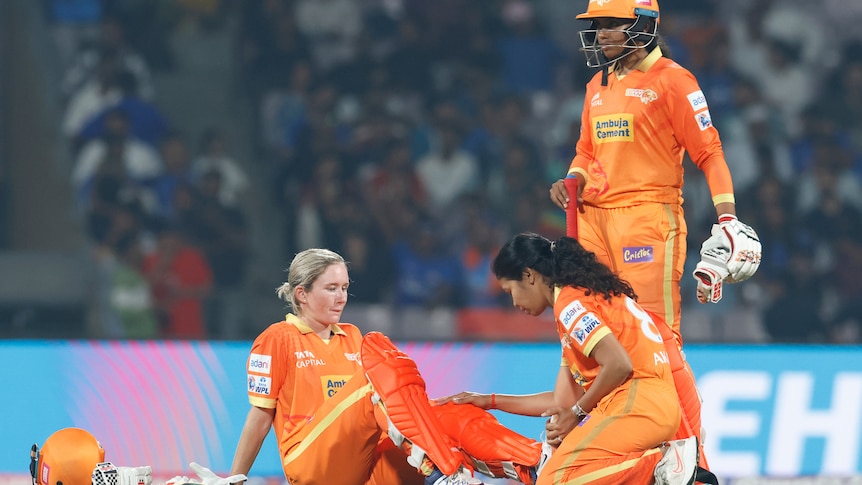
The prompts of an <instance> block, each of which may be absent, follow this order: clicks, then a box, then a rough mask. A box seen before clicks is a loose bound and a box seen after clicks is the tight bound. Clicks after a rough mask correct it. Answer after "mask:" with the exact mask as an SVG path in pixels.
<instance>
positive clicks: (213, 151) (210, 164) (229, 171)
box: [192, 127, 250, 206]
mask: <svg viewBox="0 0 862 485" xmlns="http://www.w3.org/2000/svg"><path fill="white" fill-rule="evenodd" d="M213 170H217V171H218V172H219V173H220V174H221V175H220V176H221V180H220V181H219V194H218V197H219V200H220V201H221V202H222V203H223V204H225V205H227V206H236V205H238V204H239V203H240V196H241V195H243V194H244V193H245V192H246V191H247V190H248V188H249V183H250V182H249V178H248V175H247V174H246V173H245V171H244V170H243V169H242V167H241V165H240V164H239V163H238V162H237V160H236V159H235V158H234V157H233V156H232V155H231V154H230V151H229V149H228V140H227V136H226V135H225V133H224V131H223V130H221V129H219V128H214V127H211V128H208V129H206V130H205V131H204V133H203V134H202V135H201V140H200V151H199V153H198V155H197V157H195V159H194V160H193V161H192V175H193V177H194V179H195V180H200V179H201V178H202V177H203V175H204V174H206V173H208V172H211V171H213Z"/></svg>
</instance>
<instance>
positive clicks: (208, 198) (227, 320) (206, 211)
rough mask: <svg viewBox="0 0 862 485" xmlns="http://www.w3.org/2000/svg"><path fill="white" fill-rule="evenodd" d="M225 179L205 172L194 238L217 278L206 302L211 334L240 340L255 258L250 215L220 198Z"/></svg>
mask: <svg viewBox="0 0 862 485" xmlns="http://www.w3.org/2000/svg"><path fill="white" fill-rule="evenodd" d="M221 184H222V175H221V172H220V171H218V169H211V170H209V171H207V172H205V173H204V174H203V175H202V176H201V179H200V182H199V190H198V194H199V197H198V198H197V200H196V203H195V204H194V205H193V213H192V214H188V213H187V214H188V215H190V216H191V217H193V221H194V222H193V224H191V225H190V227H189V230H190V231H191V234H190V238H191V240H192V242H193V243H194V244H195V245H196V246H197V247H198V248H200V250H201V252H203V254H204V256H206V259H207V262H208V264H209V267H210V269H211V270H212V276H213V288H212V292H211V293H210V295H209V296H208V298H207V302H206V321H207V325H208V326H209V334H210V335H213V336H218V337H219V338H223V339H228V340H238V339H240V338H242V337H243V336H244V335H245V333H244V330H245V328H244V327H245V317H246V314H247V312H246V309H247V306H246V305H245V299H246V296H245V293H244V291H243V285H244V283H245V278H246V272H247V267H248V262H249V260H250V257H251V248H250V245H249V233H248V232H249V231H248V223H247V221H246V219H247V218H246V215H245V213H244V212H243V211H241V210H240V209H239V208H237V207H232V206H228V205H225V204H224V203H223V202H222V201H221V198H220V194H221V193H222V190H221Z"/></svg>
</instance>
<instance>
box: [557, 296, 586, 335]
mask: <svg viewBox="0 0 862 485" xmlns="http://www.w3.org/2000/svg"><path fill="white" fill-rule="evenodd" d="M585 311H587V309H586V308H584V305H583V304H581V301H580V300H575V301H573V302H571V303H569V304H568V305H566V308H563V311H562V312H560V323H562V324H563V327H566V332H568V331H569V330H571V329H572V324H573V323H575V317H577V316H578V315H580V314H581V313H584V312H585Z"/></svg>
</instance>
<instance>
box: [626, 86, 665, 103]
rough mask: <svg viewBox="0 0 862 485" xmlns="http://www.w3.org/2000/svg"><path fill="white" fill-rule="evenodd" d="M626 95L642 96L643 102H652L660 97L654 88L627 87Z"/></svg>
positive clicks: (632, 96)
mask: <svg viewBox="0 0 862 485" xmlns="http://www.w3.org/2000/svg"><path fill="white" fill-rule="evenodd" d="M626 96H628V97H630V98H640V100H641V102H642V103H643V104H650V103H652V102H653V101H655V100H657V99H658V93H656V92H655V91H653V90H652V89H634V88H629V89H626Z"/></svg>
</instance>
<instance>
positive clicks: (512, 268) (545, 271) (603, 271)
mask: <svg viewBox="0 0 862 485" xmlns="http://www.w3.org/2000/svg"><path fill="white" fill-rule="evenodd" d="M527 268H532V269H533V270H534V271H536V272H538V273H539V274H541V275H542V276H544V277H545V279H546V280H547V281H548V284H549V285H550V286H575V287H579V288H583V289H585V290H586V293H587V294H588V295H589V294H591V293H592V292H594V291H595V292H597V293H599V294H601V295H602V296H604V297H605V299H608V300H610V299H611V298H612V297H614V296H620V295H626V296H628V297H631V298H632V299H635V300H636V299H637V295H636V294H635V292H634V290H633V289H632V287H631V285H630V284H629V283H628V282H626V281H625V280H623V279H621V278H620V277H619V276H617V275H616V274H614V273H613V272H612V271H611V269H610V268H608V267H607V266H606V265H604V264H602V263H600V262H599V261H598V260H597V259H596V255H595V254H594V253H592V252H590V251H587V250H586V249H584V247H583V246H581V245H580V243H578V241H577V240H575V239H572V238H570V237H563V238H560V239H558V240H557V241H555V242H551V240H550V239H548V238H546V237H543V236H540V235H538V234H535V233H521V234H518V235H516V236H515V237H513V238H512V239H510V240H509V241H508V242H506V244H505V245H503V247H502V248H501V249H500V252H499V253H497V256H496V257H495V258H494V262H493V264H492V271H493V272H494V276H496V277H497V279H503V278H505V279H509V280H520V279H521V277H522V275H523V273H524V271H525V270H526V269H527Z"/></svg>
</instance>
